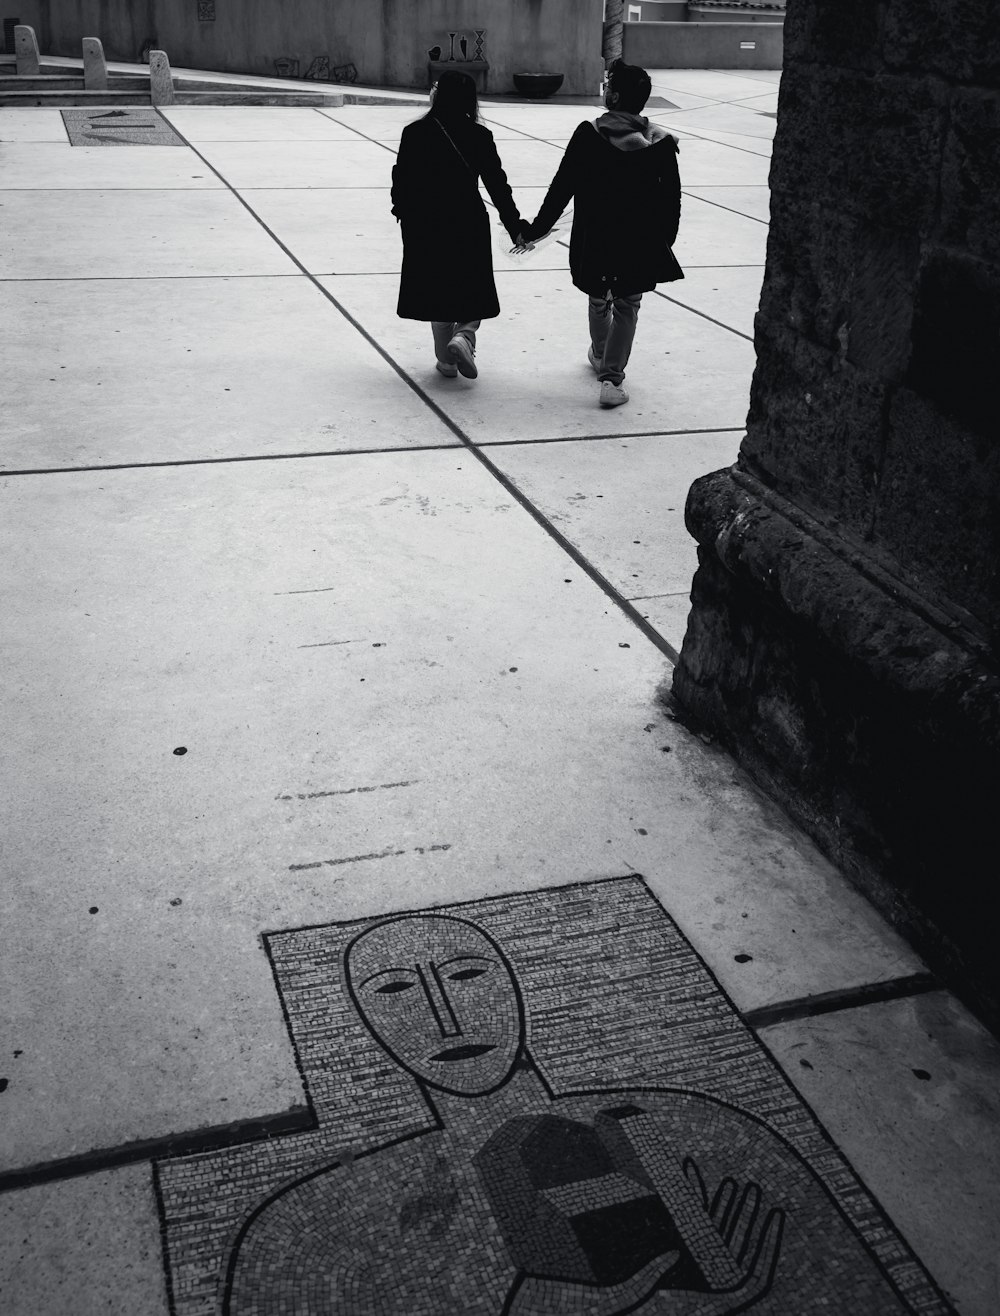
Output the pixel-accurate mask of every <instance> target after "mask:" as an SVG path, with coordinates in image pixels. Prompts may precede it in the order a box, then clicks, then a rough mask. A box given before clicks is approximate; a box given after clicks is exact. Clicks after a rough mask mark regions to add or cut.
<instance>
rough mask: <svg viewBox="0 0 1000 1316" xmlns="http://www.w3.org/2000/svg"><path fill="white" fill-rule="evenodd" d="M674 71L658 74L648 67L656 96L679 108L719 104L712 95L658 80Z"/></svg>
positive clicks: (653, 110) (691, 108)
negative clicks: (697, 93)
mask: <svg viewBox="0 0 1000 1316" xmlns="http://www.w3.org/2000/svg"><path fill="white" fill-rule="evenodd" d="M674 71H675V70H673V69H668V70H667V71H666V75H662V74H657V72H656V70H655V69H647V72H648V73H649V76H650V79H651V81H652V83H653V95H654V96H658V97H662V98H663V99H664V100H667V101H669V102H670V104H671V105H675V106H676V107H677V108H678V109H679V110H696V109H700V108H701V106H703V105H717V104H718V101H717V100H715V99H714V98H713V97H711V96H697V95H694V94H693V93H692V92H689V91H681V89H680V88H679V87H668V86H667V85H666V84H665V83H663V82H659V81H658V78H659V77H661V76H669V74H670V73H673V72H674ZM602 108H603V107H602ZM649 112H650V114H658V113H659V112H660V108H659V107H651V108H650V111H649Z"/></svg>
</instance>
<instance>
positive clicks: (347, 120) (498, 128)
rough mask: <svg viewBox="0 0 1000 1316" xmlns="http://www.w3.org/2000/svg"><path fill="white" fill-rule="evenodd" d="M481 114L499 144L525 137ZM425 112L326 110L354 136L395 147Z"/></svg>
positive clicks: (348, 107)
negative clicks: (410, 124)
mask: <svg viewBox="0 0 1000 1316" xmlns="http://www.w3.org/2000/svg"><path fill="white" fill-rule="evenodd" d="M480 111H481V113H480V117H481V118H482V119H483V122H484V123H485V124H486V126H487V128H489V130H490V132H491V133H492V134H493V137H494V139H495V140H496V141H498V142H502V141H517V140H519V139H521V138H523V137H524V136H525V134H524V133H523V132H521V131H520V130H519V129H517V128H512V127H508V126H506V125H504V124H502V123H497V122H496V121H495V120H493V119H487V118H485V117H484V116H485V115H486V114H487V113H488V112H489V107H488V106H486V105H481V106H480ZM424 112H425V108H424V107H422V106H413V105H410V106H408V107H406V109H397V108H395V107H393V106H384V105H373V106H362V105H345V106H344V107H343V109H342V110H341V109H334V110H327V111H325V113H327V114H329V115H330V117H331V118H332V117H334V116H336V118H337V121H338V122H340V123H342V124H343V125H344V126H345V127H350V128H352V129H353V130H354V132H355V134H360V135H361V136H363V137H367V138H369V139H371V140H372V141H376V142H385V143H386V144H387V145H391V146H393V147H395V146H397V145H398V144H399V139H400V137H401V136H402V132H403V129H404V128H405V127H406V125H407V124H408V123H413V122H415V120H417V119H420V118H422V117H423V115H424ZM528 136H529V137H530V136H531V134H528Z"/></svg>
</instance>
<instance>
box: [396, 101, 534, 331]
mask: <svg viewBox="0 0 1000 1316" xmlns="http://www.w3.org/2000/svg"><path fill="white" fill-rule="evenodd" d="M449 137H450V139H451V140H449ZM480 179H482V181H483V183H484V184H485V186H486V190H487V192H489V194H490V197H491V198H492V200H493V204H494V205H495V206H496V208H497V211H498V212H499V215H500V219H501V221H502V223H503V225H504V227H505V228H506V230H507V232H508V233H509V234H510V236H511V241H514V240H515V239H516V238H517V235H518V233H519V232H520V229H521V216H520V214H519V212H518V209H517V206H516V205H515V204H514V197H513V194H512V193H511V190H510V185H509V183H508V182H507V175H506V174H505V173H504V171H503V167H502V166H501V164H500V157H499V156H498V155H497V148H496V146H495V145H494V144H493V134H492V133H491V132H490V130H489V129H488V128H485V127H483V125H482V124H479V123H474V122H473V121H472V120H471V119H462V120H460V121H459V122H457V123H455V122H452V121H449V122H448V123H446V124H442V123H440V122H439V121H438V120H437V119H435V118H434V116H433V115H425V116H424V118H422V119H418V120H417V121H416V123H411V124H407V126H406V127H405V128H404V129H403V136H402V140H401V141H400V143H399V155H398V156H397V158H396V165H395V168H394V169H393V171H392V213H393V214H394V215H395V216H396V218H397V219H398V220H399V221H400V225H401V228H402V232H403V268H402V272H401V275H400V281H399V304H398V306H397V308H396V313H397V314H398V315H400V316H402V317H403V318H404V319H407V320H445V321H462V322H464V321H468V320H489V319H491V318H492V317H494V316H496V315H499V314H500V302H499V301H498V299H497V289H496V284H495V283H494V281H493V249H492V247H491V245H490V219H489V215H488V213H487V210H486V206H485V205H484V204H483V199H482V197H481V196H480V194H479V180H480Z"/></svg>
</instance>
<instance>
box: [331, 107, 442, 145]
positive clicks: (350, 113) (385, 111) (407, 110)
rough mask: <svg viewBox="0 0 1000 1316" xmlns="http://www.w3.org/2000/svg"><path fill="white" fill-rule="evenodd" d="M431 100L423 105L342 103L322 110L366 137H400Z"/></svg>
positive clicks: (422, 114)
mask: <svg viewBox="0 0 1000 1316" xmlns="http://www.w3.org/2000/svg"><path fill="white" fill-rule="evenodd" d="M429 103H430V102H429V101H425V102H424V103H423V104H422V105H340V106H335V107H332V108H330V107H328V108H326V109H324V110H321V111H320V113H322V114H325V115H326V117H327V118H329V119H332V120H333V121H334V122H336V123H341V124H345V125H347V126H349V127H351V128H353V129H355V130H356V131H357V132H360V133H361V134H363V135H364V136H365V137H374V138H375V139H376V140H381V138H382V137H383V136H388V137H394V138H396V139H397V140H398V139H399V135H400V133H401V132H402V131H403V129H404V128H405V127H406V125H407V124H408V123H413V122H415V120H417V119H420V118H422V117H423V116H424V115H425V114H426V113H427V108H428V105H429Z"/></svg>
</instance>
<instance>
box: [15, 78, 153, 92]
mask: <svg viewBox="0 0 1000 1316" xmlns="http://www.w3.org/2000/svg"><path fill="white" fill-rule="evenodd" d="M108 87H109V89H110V90H111V91H145V92H146V94H147V95H148V94H149V78H148V77H146V78H144V77H142V76H138V77H128V76H126V75H119V76H116V75H115V74H114V73H112V74H111V75H110V76H109V77H108ZM84 90H86V88H85V86H84V81H83V78H82V77H79V76H71V77H58V78H57V77H50V76H48V75H46V74H43V75H42V76H40V77H37V78H27V77H24V78H8V77H0V92H6V91H44V92H46V93H50V92H54V91H84Z"/></svg>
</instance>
